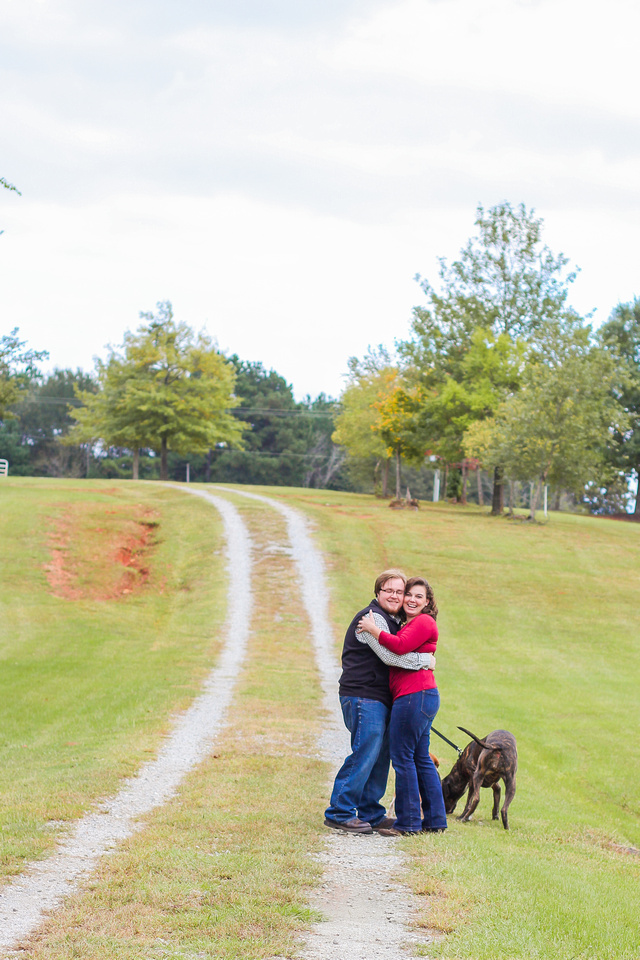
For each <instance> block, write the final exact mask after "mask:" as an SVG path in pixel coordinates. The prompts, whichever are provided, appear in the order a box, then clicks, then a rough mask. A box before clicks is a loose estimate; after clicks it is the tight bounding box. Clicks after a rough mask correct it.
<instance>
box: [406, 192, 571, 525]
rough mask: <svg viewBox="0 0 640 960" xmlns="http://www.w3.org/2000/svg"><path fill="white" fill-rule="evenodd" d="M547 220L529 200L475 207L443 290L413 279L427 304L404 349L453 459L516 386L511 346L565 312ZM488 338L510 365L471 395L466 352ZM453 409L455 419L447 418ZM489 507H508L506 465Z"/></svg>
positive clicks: (439, 438) (433, 425)
mask: <svg viewBox="0 0 640 960" xmlns="http://www.w3.org/2000/svg"><path fill="white" fill-rule="evenodd" d="M542 224H543V221H542V220H541V219H540V218H537V217H536V216H535V213H534V211H533V210H527V209H526V207H525V206H524V204H520V205H519V206H517V207H512V206H511V204H510V203H506V202H505V203H501V204H498V205H497V206H495V207H492V208H490V209H489V210H487V211H485V210H484V208H483V207H482V206H479V207H478V209H477V215H476V221H475V225H476V227H477V228H478V233H477V235H476V236H475V237H472V238H471V239H470V240H469V242H468V243H467V245H466V247H464V248H463V250H462V251H461V252H460V255H459V257H458V259H457V260H455V261H453V263H451V264H449V263H448V262H447V261H446V260H445V259H441V260H440V267H439V281H440V282H439V290H436V288H435V287H434V286H433V285H432V284H431V283H429V281H428V280H426V279H424V278H422V277H420V276H418V277H417V278H416V279H417V280H418V282H419V283H420V286H421V287H422V290H423V292H424V293H425V295H426V298H427V304H426V306H419V307H416V308H415V309H414V311H413V322H412V332H413V339H412V340H411V341H409V342H407V343H404V344H401V345H400V349H401V353H402V355H403V356H404V357H405V359H406V360H407V361H408V362H409V363H410V365H411V366H412V367H413V369H414V370H415V371H416V374H417V375H418V376H419V377H420V378H421V380H422V382H423V386H424V388H425V397H426V404H427V407H426V409H425V412H424V417H425V420H426V421H427V422H429V424H430V429H431V432H432V433H433V434H434V445H435V444H436V443H441V444H442V445H443V446H444V447H445V448H446V449H447V451H448V453H447V456H452V455H454V448H457V449H458V450H460V449H461V446H462V437H463V434H464V431H465V430H466V429H467V427H468V426H469V424H470V423H471V422H472V421H474V420H479V419H483V418H484V417H488V416H491V415H492V413H493V412H494V411H495V409H496V408H497V405H498V404H499V403H500V402H501V401H502V400H503V399H505V398H506V396H507V394H508V393H509V392H512V391H514V390H516V389H517V382H514V377H513V374H514V373H515V374H518V373H519V372H520V371H519V370H518V367H517V363H516V364H515V365H514V364H513V363H512V362H511V359H512V358H509V357H508V354H509V351H510V350H511V346H512V347H513V349H514V350H516V353H517V349H518V348H517V347H516V344H517V343H518V342H519V341H525V342H526V341H528V340H530V339H531V337H532V336H533V335H534V333H535V332H536V331H537V330H540V329H542V328H543V327H544V326H545V325H546V324H547V323H549V322H555V321H557V320H558V319H559V318H561V317H562V316H563V315H564V313H565V312H566V304H567V297H568V289H569V285H570V284H571V283H572V282H573V280H574V279H575V273H574V272H571V271H568V270H567V264H568V261H567V258H566V257H565V256H564V255H562V254H560V255H558V256H555V255H554V254H553V253H552V252H551V251H550V250H549V248H548V247H547V246H546V245H543V244H542V240H541V235H542ZM482 341H484V342H485V343H486V344H487V345H489V344H492V346H491V350H492V351H493V355H494V358H495V359H499V358H500V355H501V353H502V354H503V355H502V358H501V359H502V360H503V361H504V360H505V359H508V362H507V363H506V365H505V367H504V369H503V370H500V369H499V365H498V368H496V367H495V366H493V367H492V365H491V364H489V366H487V368H486V371H485V376H484V380H485V384H484V386H483V387H482V388H481V389H480V391H479V392H478V393H477V395H475V394H476V390H475V386H474V382H473V378H472V377H470V376H469V363H470V359H469V358H470V355H473V353H474V350H475V351H476V353H477V354H478V357H479V356H480V352H481V351H480V352H478V347H479V346H480V344H481V342H482ZM509 344H510V345H511V346H509V347H508V345H509ZM505 354H506V356H505ZM488 359H489V356H488V355H487V356H485V357H484V360H485V361H486V360H488ZM494 374H497V376H496V377H495V379H494ZM505 375H506V376H505ZM515 381H517V376H516V378H515ZM487 387H490V389H487ZM452 411H453V414H454V416H450V415H449V414H450V413H451V412H452ZM492 512H494V513H501V512H502V484H501V465H500V464H496V466H495V470H494V503H493V511H492Z"/></svg>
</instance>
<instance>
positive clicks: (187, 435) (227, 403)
mask: <svg viewBox="0 0 640 960" xmlns="http://www.w3.org/2000/svg"><path fill="white" fill-rule="evenodd" d="M140 319H141V320H142V321H143V322H142V324H141V325H140V326H139V328H138V329H137V331H135V332H128V333H127V334H125V337H124V341H123V343H122V344H121V345H120V346H119V347H116V348H110V349H109V353H108V356H107V358H106V359H104V360H101V359H98V360H97V361H96V369H95V371H94V372H92V373H91V374H86V373H84V372H83V371H81V370H75V371H74V370H69V369H67V370H60V369H57V370H54V371H53V372H52V373H50V374H48V375H46V376H44V375H43V374H42V373H41V371H40V369H39V367H40V365H41V364H42V361H44V360H46V359H47V354H46V353H45V352H43V351H40V352H38V351H34V350H29V349H27V345H26V344H25V343H24V342H22V341H21V340H20V339H19V336H18V331H17V330H13V331H12V332H11V333H10V334H8V335H5V336H3V337H2V338H0V457H1V458H4V459H7V460H8V461H9V462H10V465H11V467H10V469H11V473H12V474H17V475H35V476H56V477H65V476H67V477H97V478H98V477H103V478H107V479H113V478H126V477H129V478H130V477H133V478H134V479H137V478H143V479H175V480H184V479H185V477H186V471H187V468H188V470H189V475H190V479H192V480H201V481H225V482H229V483H253V484H265V485H271V484H286V485H290V486H322V487H336V488H338V489H344V488H345V486H346V487H348V480H347V479H346V478H345V477H344V476H343V473H344V471H343V464H344V461H345V459H346V452H345V451H343V450H340V449H339V448H338V447H336V445H335V444H334V443H333V442H332V440H331V435H332V433H333V429H334V427H333V418H334V415H335V409H336V402H335V401H334V400H332V399H331V398H328V397H326V396H325V395H324V394H320V395H319V396H318V397H316V398H315V399H312V398H310V397H307V398H306V399H305V400H303V401H302V402H297V401H296V400H295V399H294V396H293V391H292V388H291V386H290V385H289V384H288V383H287V382H286V380H285V379H284V378H283V377H282V376H280V375H279V374H278V373H276V372H275V371H274V370H265V368H264V367H263V365H262V364H261V363H249V362H247V361H243V360H241V359H240V358H239V357H238V356H235V355H234V356H231V357H226V356H224V355H223V354H222V353H221V352H220V351H219V350H218V348H217V347H216V345H215V343H214V342H213V341H212V340H211V338H210V337H208V336H207V335H206V334H203V333H195V332H194V331H193V330H191V329H190V327H189V326H187V325H186V324H184V323H179V322H177V321H176V320H175V318H174V316H173V310H172V307H171V304H170V302H168V301H165V302H161V303H159V304H158V305H157V308H156V311H155V312H151V313H141V315H140Z"/></svg>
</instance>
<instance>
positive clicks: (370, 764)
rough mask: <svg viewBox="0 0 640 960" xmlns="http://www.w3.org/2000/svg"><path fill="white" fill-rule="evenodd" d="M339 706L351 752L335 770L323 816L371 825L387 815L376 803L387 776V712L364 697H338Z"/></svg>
mask: <svg viewBox="0 0 640 960" xmlns="http://www.w3.org/2000/svg"><path fill="white" fill-rule="evenodd" d="M340 705H341V707H342V716H343V717H344V722H345V725H346V727H347V730H349V731H350V732H351V750H352V751H353V752H352V753H351V754H350V756H348V757H347V759H346V760H345V762H344V763H343V764H342V767H341V768H340V770H339V771H338V775H337V777H336V780H335V783H334V786H333V792H332V794H331V800H330V801H329V806H328V807H327V809H326V811H325V817H327V819H328V820H337V821H338V822H339V823H344V821H345V820H351V819H352V818H353V817H359V818H360V820H366V822H367V823H371V824H373V825H374V826H375V824H376V823H378V822H379V821H380V820H382V818H383V817H384V816H385V814H386V812H387V811H386V810H385V808H384V807H383V806H382V804H381V803H380V800H381V799H382V797H383V796H384V792H385V790H386V789H387V779H388V777H389V737H388V733H387V726H388V724H389V714H390V712H391V711H390V710H389V707H387V706H385V704H384V703H380V702H379V701H378V700H366V699H364V697H340Z"/></svg>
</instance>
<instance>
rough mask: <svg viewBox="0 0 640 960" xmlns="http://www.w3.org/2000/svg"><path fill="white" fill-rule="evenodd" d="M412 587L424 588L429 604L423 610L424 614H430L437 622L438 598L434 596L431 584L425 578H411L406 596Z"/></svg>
mask: <svg viewBox="0 0 640 960" xmlns="http://www.w3.org/2000/svg"><path fill="white" fill-rule="evenodd" d="M411 587H424V589H425V591H426V594H427V602H426V604H425V605H424V607H423V608H422V613H428V614H429V616H430V617H433V619H434V620H437V619H438V604H437V603H436V598H435V597H434V595H433V589H432V587H431V584H429V583H428V582H427V581H426V580H425V579H424V577H409V579H408V580H407V583H406V585H405V588H404V592H405V594H407V593H408V592H409V590H410V589H411Z"/></svg>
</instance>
